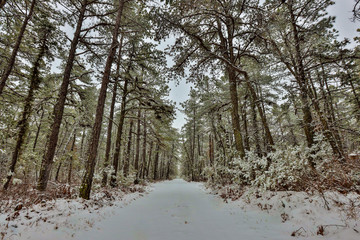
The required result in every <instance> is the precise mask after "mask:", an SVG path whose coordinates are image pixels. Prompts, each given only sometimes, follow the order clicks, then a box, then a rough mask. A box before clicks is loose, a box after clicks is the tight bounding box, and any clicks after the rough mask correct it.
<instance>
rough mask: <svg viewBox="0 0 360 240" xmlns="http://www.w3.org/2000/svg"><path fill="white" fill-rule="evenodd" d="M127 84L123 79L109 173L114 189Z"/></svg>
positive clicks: (126, 80) (127, 81)
mask: <svg viewBox="0 0 360 240" xmlns="http://www.w3.org/2000/svg"><path fill="white" fill-rule="evenodd" d="M128 83H129V80H128V79H127V78H125V82H124V90H123V94H122V98H121V108H120V117H119V124H118V130H117V134H116V143H115V152H114V156H113V162H112V165H113V169H112V172H111V178H110V186H112V187H115V186H116V176H117V172H118V166H119V156H120V151H121V136H122V133H123V126H124V120H125V114H126V111H125V108H126V98H127V95H128Z"/></svg>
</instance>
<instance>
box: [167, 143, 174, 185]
mask: <svg viewBox="0 0 360 240" xmlns="http://www.w3.org/2000/svg"><path fill="white" fill-rule="evenodd" d="M174 151H175V143H173V144H172V149H171V153H170V158H169V161H168V164H167V170H166V179H167V180H169V179H170V167H171V163H172V159H173V157H174Z"/></svg>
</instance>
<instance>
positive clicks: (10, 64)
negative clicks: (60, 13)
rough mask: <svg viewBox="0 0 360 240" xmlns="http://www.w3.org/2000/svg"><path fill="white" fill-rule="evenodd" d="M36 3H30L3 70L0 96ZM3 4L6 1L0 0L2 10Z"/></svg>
mask: <svg viewBox="0 0 360 240" xmlns="http://www.w3.org/2000/svg"><path fill="white" fill-rule="evenodd" d="M36 1H37V0H32V2H31V5H30V9H29V13H28V14H27V15H26V17H25V19H24V21H23V24H22V25H21V28H20V32H19V34H18V37H17V39H16V42H15V45H14V48H13V50H12V53H11V56H10V59H9V62H8V65H7V66H6V70H5V72H4V74H3V75H2V76H1V81H0V96H1V94H2V93H3V90H4V88H5V85H6V81H7V80H8V78H9V76H10V74H11V71H12V69H13V68H14V65H15V60H16V56H17V54H18V51H19V48H20V45H21V41H22V39H23V37H24V33H25V30H26V27H27V25H28V23H29V21H30V19H31V17H32V15H33V12H34V8H35V5H36ZM5 3H6V0H2V1H1V2H0V8H2V7H3V6H4V5H5Z"/></svg>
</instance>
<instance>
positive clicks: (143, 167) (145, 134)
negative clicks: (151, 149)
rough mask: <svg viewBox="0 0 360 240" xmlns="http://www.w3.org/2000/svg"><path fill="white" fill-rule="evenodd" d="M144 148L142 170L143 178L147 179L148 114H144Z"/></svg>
mask: <svg viewBox="0 0 360 240" xmlns="http://www.w3.org/2000/svg"><path fill="white" fill-rule="evenodd" d="M143 136H144V139H143V146H142V156H141V157H142V168H141V177H142V178H143V179H144V178H145V171H146V140H147V139H146V137H147V133H146V112H145V113H144V128H143Z"/></svg>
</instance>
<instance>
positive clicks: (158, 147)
mask: <svg viewBox="0 0 360 240" xmlns="http://www.w3.org/2000/svg"><path fill="white" fill-rule="evenodd" d="M159 154H160V143H159V140H158V141H157V143H156V149H155V160H154V180H157V179H158V165H159Z"/></svg>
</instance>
